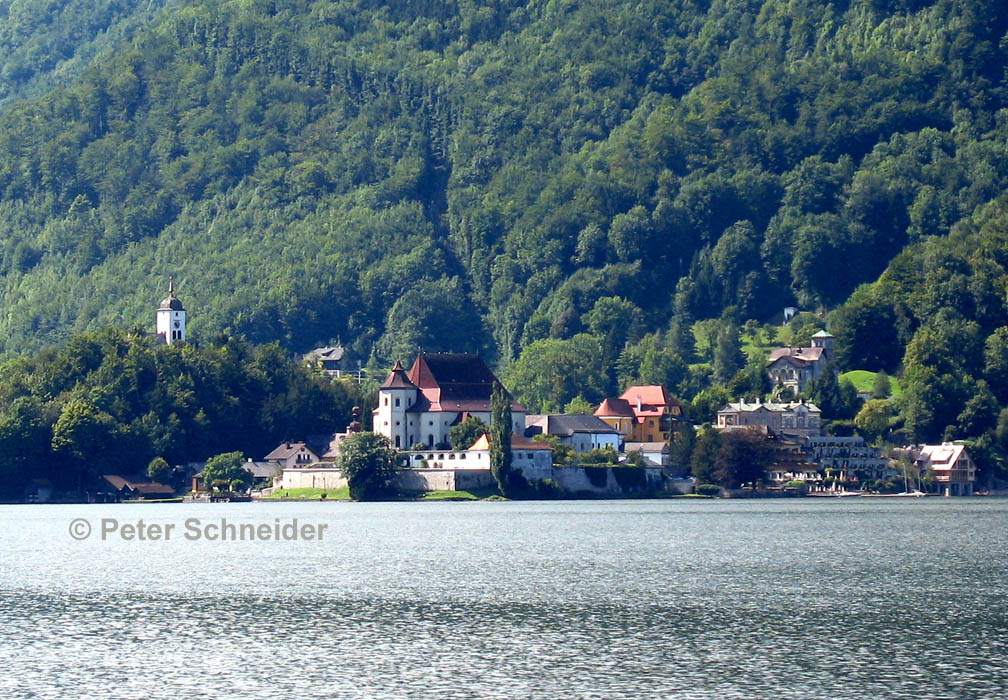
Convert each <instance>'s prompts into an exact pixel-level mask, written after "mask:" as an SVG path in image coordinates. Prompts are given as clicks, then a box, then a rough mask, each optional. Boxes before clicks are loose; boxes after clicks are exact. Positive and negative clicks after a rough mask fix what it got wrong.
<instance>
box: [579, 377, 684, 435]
mask: <svg viewBox="0 0 1008 700" xmlns="http://www.w3.org/2000/svg"><path fill="white" fill-rule="evenodd" d="M595 415H596V416H597V417H598V418H600V419H601V420H603V421H605V422H606V423H608V424H609V425H611V426H612V427H613V428H615V429H616V430H618V431H619V432H620V434H621V435H622V436H623V439H624V440H625V441H627V442H668V440H669V438H670V437H671V435H672V425H673V423H675V422H676V421H678V420H682V417H683V407H682V404H681V403H679V402H678V401H677V400H676V399H674V398H672V397H671V396H669V394H668V392H666V391H665V389H664V387H661V386H656V385H648V386H632V387H630V388H629V389H627V390H626V391H624V392H623V394H622V396H620V397H619V398H606V399H603V401H602V403H601V404H599V407H598V408H597V409H595Z"/></svg>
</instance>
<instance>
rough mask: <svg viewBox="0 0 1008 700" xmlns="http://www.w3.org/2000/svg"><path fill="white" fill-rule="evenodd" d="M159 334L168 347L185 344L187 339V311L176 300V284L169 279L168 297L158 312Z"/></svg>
mask: <svg viewBox="0 0 1008 700" xmlns="http://www.w3.org/2000/svg"><path fill="white" fill-rule="evenodd" d="M157 334H158V335H159V336H161V337H162V338H164V341H165V342H166V343H167V344H168V345H172V344H174V343H181V342H184V341H185V339H186V327H185V309H184V308H183V307H182V302H181V301H179V300H178V299H176V298H175V282H174V281H173V280H172V279H171V278H169V279H168V296H166V297H165V298H164V299H162V300H161V304H160V305H159V306H158V310H157Z"/></svg>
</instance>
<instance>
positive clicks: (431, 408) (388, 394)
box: [373, 353, 525, 450]
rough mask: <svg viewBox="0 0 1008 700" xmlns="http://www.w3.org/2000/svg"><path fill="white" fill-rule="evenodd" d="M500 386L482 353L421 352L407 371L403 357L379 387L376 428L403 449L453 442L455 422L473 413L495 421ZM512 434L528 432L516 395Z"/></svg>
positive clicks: (523, 409) (513, 405)
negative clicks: (496, 389)
mask: <svg viewBox="0 0 1008 700" xmlns="http://www.w3.org/2000/svg"><path fill="white" fill-rule="evenodd" d="M497 384H499V382H498V380H497V377H495V376H494V374H493V372H491V371H490V368H489V367H487V366H486V363H484V362H483V360H481V359H480V358H479V357H478V356H477V355H468V354H460V353H421V354H420V355H418V356H417V358H416V360H415V361H414V362H413V366H412V367H411V368H410V369H409V371H408V372H407V371H406V369H405V368H404V367H403V366H402V364H400V363H399V361H398V360H397V361H396V363H395V365H394V366H393V367H392V371H391V372H390V373H389V375H388V377H386V379H385V381H384V382H383V383H382V385H381V386H380V387H379V389H378V407H377V408H376V409H375V410H374V412H373V426H374V432H376V433H380V434H381V435H384V436H386V437H387V438H388V439H389V442H390V443H391V444H392V446H393V447H395V448H397V449H401V450H406V449H410V448H411V447H412V446H413V445H417V444H422V445H425V446H426V447H427V448H433V447H437V446H439V445H447V444H448V433H449V431H450V430H451V428H452V426H454V425H457V424H459V423H461V422H462V421H464V420H465V419H466V418H468V417H469V416H476V417H477V418H479V419H480V420H481V421H483V422H484V423H486V424H487V425H490V414H491V410H490V395H491V394H492V393H493V388H494V386H495V385H497ZM511 421H512V429H511V431H512V433H518V434H521V433H522V432H523V431H524V430H525V407H524V406H522V405H521V404H519V403H518V402H517V401H515V400H514V399H511Z"/></svg>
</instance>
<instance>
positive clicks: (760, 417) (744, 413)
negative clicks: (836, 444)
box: [717, 399, 822, 438]
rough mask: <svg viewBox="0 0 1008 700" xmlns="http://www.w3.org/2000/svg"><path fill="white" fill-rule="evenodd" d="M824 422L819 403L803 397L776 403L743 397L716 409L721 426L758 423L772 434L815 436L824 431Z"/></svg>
mask: <svg viewBox="0 0 1008 700" xmlns="http://www.w3.org/2000/svg"><path fill="white" fill-rule="evenodd" d="M821 423H822V412H821V411H820V410H819V407H818V406H816V405H815V404H813V403H806V402H804V401H790V402H787V403H775V402H770V401H767V402H764V401H761V400H759V399H757V400H756V401H753V402H748V401H746V400H745V399H740V400H738V401H736V402H734V403H729V404H728V405H727V406H725V407H724V408H722V409H721V410H720V411H718V412H717V427H718V428H719V429H726V428H735V427H738V426H748V425H755V426H761V427H764V428H766V430H767V432H768V433H769V434H773V435H786V436H789V437H799V438H807V437H815V436H817V435H819V434H820V432H821Z"/></svg>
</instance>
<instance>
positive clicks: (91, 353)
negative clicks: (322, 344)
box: [0, 329, 374, 499]
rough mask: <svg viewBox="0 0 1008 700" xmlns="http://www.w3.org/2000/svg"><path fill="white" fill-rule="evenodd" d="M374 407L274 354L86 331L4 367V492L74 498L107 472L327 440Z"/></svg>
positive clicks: (0, 394)
mask: <svg viewBox="0 0 1008 700" xmlns="http://www.w3.org/2000/svg"><path fill="white" fill-rule="evenodd" d="M373 401H374V397H373V395H372V392H371V391H370V389H369V388H368V387H366V386H361V385H358V384H357V383H356V382H342V381H331V380H329V379H328V378H325V377H322V376H320V375H319V374H318V373H316V372H313V371H311V370H310V369H308V368H306V367H303V366H301V365H300V364H297V363H294V362H292V361H291V359H290V357H289V356H288V355H287V353H285V352H283V351H282V350H281V349H280V348H279V347H278V346H276V345H265V346H252V345H250V344H248V343H247V342H245V341H241V340H236V339H232V338H221V339H219V341H217V342H214V343H209V344H207V345H205V346H195V345H191V344H183V345H173V346H166V345H162V344H159V343H158V342H157V340H156V339H155V338H154V337H153V336H152V335H150V334H146V333H142V332H130V331H122V330H116V329H107V330H105V331H102V332H100V333H93V334H83V335H80V336H75V337H74V338H73V340H71V341H70V342H69V343H67V344H66V345H64V346H63V347H61V348H58V349H53V350H47V351H43V352H41V353H39V354H37V355H35V356H31V357H28V356H25V357H18V358H11V359H8V360H6V361H4V362H2V363H0V407H2V408H0V492H2V494H3V497H4V498H12V497H13V498H15V499H19V498H20V496H21V493H22V491H23V489H24V487H25V485H26V484H27V483H28V482H30V481H32V480H35V479H45V480H48V481H51V482H52V483H53V484H54V485H55V486H56V487H57V488H58V489H60V490H68V491H77V490H79V489H81V488H82V487H83V486H84V485H85V484H86V483H87V482H89V481H90V480H92V479H94V478H95V477H97V476H98V475H100V474H108V473H126V474H141V473H144V472H145V471H146V470H147V469H148V465H149V464H150V463H151V462H152V460H153V459H154V458H156V457H161V458H163V459H164V460H165V461H166V462H168V463H170V464H184V463H186V462H192V461H202V460H205V459H206V458H207V457H208V456H209V455H214V454H219V453H224V452H233V451H236V450H237V451H239V452H240V453H242V454H248V455H255V456H259V455H264V454H266V453H267V452H268V451H269V450H270V449H272V448H273V447H274V446H275V442H276V441H277V440H282V439H285V438H290V437H293V436H296V435H305V434H312V433H324V432H326V431H329V432H332V430H333V427H332V426H333V425H334V424H338V425H342V424H345V422H346V421H347V420H348V416H350V413H351V408H352V407H353V406H355V405H356V406H363V407H368V406H371V405H373ZM278 436H279V437H278Z"/></svg>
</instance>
